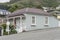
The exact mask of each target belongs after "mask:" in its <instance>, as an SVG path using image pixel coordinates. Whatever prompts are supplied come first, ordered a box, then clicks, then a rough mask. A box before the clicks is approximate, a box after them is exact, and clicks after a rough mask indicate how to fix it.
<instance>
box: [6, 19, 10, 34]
mask: <svg viewBox="0 0 60 40" xmlns="http://www.w3.org/2000/svg"><path fill="white" fill-rule="evenodd" d="M6 25H7V28H6V31H7V32H8V34H9V31H10V30H9V25H10V22H9V20H8V18H7V23H6Z"/></svg>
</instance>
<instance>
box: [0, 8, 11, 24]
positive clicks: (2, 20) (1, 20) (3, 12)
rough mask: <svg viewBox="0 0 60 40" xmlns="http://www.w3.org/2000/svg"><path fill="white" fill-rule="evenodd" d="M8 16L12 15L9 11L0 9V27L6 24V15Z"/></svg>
mask: <svg viewBox="0 0 60 40" xmlns="http://www.w3.org/2000/svg"><path fill="white" fill-rule="evenodd" d="M7 14H10V12H9V11H7V10H4V9H0V25H1V24H3V23H6V21H5V20H6V17H5V16H6V15H7Z"/></svg>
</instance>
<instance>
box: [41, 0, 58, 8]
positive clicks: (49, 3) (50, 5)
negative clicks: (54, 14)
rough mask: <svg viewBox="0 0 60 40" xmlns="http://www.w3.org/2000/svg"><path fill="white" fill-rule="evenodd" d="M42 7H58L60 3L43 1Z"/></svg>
mask: <svg viewBox="0 0 60 40" xmlns="http://www.w3.org/2000/svg"><path fill="white" fill-rule="evenodd" d="M41 5H42V6H44V7H54V8H55V7H56V6H58V5H59V3H58V2H57V0H42V1H41Z"/></svg>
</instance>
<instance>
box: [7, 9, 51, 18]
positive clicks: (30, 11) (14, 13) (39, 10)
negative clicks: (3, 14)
mask: <svg viewBox="0 0 60 40" xmlns="http://www.w3.org/2000/svg"><path fill="white" fill-rule="evenodd" d="M25 13H33V14H42V15H52V14H50V13H48V12H45V11H44V10H42V9H37V8H23V9H20V10H17V11H15V12H13V13H12V14H9V15H7V16H8V17H11V16H18V15H20V14H25Z"/></svg>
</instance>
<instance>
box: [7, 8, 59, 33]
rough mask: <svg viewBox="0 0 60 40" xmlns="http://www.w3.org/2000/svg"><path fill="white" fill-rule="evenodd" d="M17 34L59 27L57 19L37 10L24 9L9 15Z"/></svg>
mask: <svg viewBox="0 0 60 40" xmlns="http://www.w3.org/2000/svg"><path fill="white" fill-rule="evenodd" d="M7 17H8V21H9V22H10V24H12V25H15V27H16V30H17V32H18V33H19V32H22V31H29V30H36V29H44V28H54V27H59V25H58V19H57V17H55V16H53V15H52V14H51V13H48V12H45V11H44V10H42V9H37V8H23V9H20V10H17V11H15V12H13V13H12V14H9V15H7Z"/></svg>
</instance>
